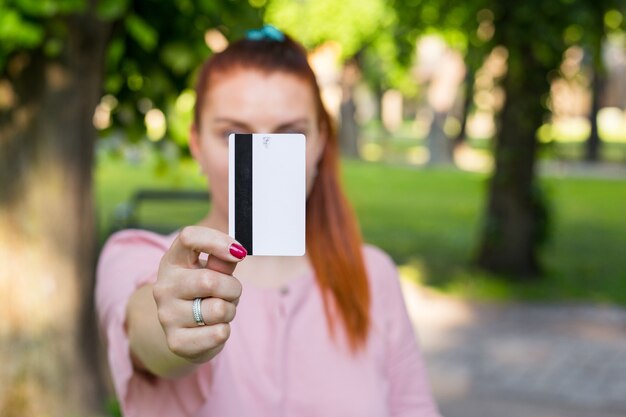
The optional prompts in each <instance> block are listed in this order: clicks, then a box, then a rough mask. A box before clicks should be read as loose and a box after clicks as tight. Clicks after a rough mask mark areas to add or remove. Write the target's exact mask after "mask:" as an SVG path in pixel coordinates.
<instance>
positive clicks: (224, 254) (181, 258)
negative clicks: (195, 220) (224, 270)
mask: <svg viewBox="0 0 626 417" xmlns="http://www.w3.org/2000/svg"><path fill="white" fill-rule="evenodd" d="M201 252H204V253H206V254H208V255H209V258H210V257H211V256H215V257H216V258H219V259H220V260H222V261H224V262H227V263H232V264H235V263H237V262H239V261H241V260H242V259H243V258H245V257H246V255H247V251H246V250H245V248H244V247H243V246H241V244H240V243H239V242H237V241H236V240H235V239H233V238H232V237H230V236H228V235H227V234H225V233H222V232H220V231H218V230H215V229H210V228H208V227H203V226H187V227H184V228H183V229H182V230H181V231H180V233H179V234H178V236H177V237H176V240H175V241H174V243H172V247H171V248H170V250H169V251H168V252H167V255H166V256H167V260H168V262H170V263H172V264H175V265H179V266H183V267H197V266H199V262H198V256H199V255H200V253H201Z"/></svg>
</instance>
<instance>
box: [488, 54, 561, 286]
mask: <svg viewBox="0 0 626 417" xmlns="http://www.w3.org/2000/svg"><path fill="white" fill-rule="evenodd" d="M546 74H547V70H546V69H545V68H543V67H542V66H541V65H540V64H538V63H537V62H536V61H535V60H533V58H532V54H531V52H530V51H524V50H521V51H520V50H517V51H515V50H512V51H509V71H508V73H507V75H506V77H505V79H504V88H505V92H506V97H507V99H506V104H505V105H504V108H503V110H502V113H501V114H500V120H499V127H498V133H497V136H496V142H495V170H494V173H493V175H492V178H491V180H490V183H489V196H488V201H487V207H486V215H485V223H484V226H483V233H482V242H481V246H480V248H479V252H478V258H477V261H478V265H479V266H481V267H483V268H485V269H487V270H489V271H493V272H496V273H505V274H510V275H514V276H520V277H522V276H523V277H532V276H536V275H538V274H539V272H540V266H539V262H538V258H537V246H538V243H539V242H540V241H541V239H542V238H543V237H544V234H545V230H546V220H547V219H546V210H545V207H544V201H543V198H542V196H541V193H540V192H539V187H538V185H537V184H535V172H534V170H535V154H536V149H537V140H536V131H537V129H538V128H539V127H540V126H541V124H542V119H543V108H542V106H541V104H540V102H539V97H542V96H544V95H545V94H547V92H548V91H549V85H548V83H547V81H546Z"/></svg>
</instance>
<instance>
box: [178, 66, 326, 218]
mask: <svg viewBox="0 0 626 417" xmlns="http://www.w3.org/2000/svg"><path fill="white" fill-rule="evenodd" d="M216 78H217V79H216V80H214V81H213V83H212V84H211V86H210V87H209V90H208V92H207V94H206V97H205V102H204V107H203V109H202V114H201V121H200V129H199V130H196V129H193V128H192V131H191V138H190V143H189V145H190V149H191V152H192V154H193V156H194V158H195V159H196V160H197V161H198V162H199V164H200V166H201V168H202V172H203V173H204V174H205V175H206V176H207V178H208V180H209V186H210V188H211V198H212V202H213V210H218V211H220V214H221V215H223V216H226V215H227V214H228V136H229V135H230V134H231V133H257V132H267V133H302V134H304V135H305V136H306V141H307V142H306V178H307V195H308V193H309V192H310V191H311V187H312V186H313V181H314V179H315V175H316V167H317V163H318V161H319V159H320V157H321V155H322V151H323V149H324V145H325V143H326V133H325V132H320V129H319V126H318V117H317V112H316V106H315V100H314V96H313V94H314V92H313V90H312V88H311V86H310V85H309V84H307V83H306V81H304V80H301V79H300V78H298V77H296V76H294V75H291V74H288V73H284V72H274V73H270V74H264V73H262V72H260V71H256V70H243V69H242V70H238V71H236V72H234V73H232V74H228V75H223V76H218V77H216Z"/></svg>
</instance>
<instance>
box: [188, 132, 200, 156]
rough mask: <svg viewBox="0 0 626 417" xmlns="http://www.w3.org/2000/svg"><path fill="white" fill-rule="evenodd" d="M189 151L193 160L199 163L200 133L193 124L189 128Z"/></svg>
mask: <svg viewBox="0 0 626 417" xmlns="http://www.w3.org/2000/svg"><path fill="white" fill-rule="evenodd" d="M189 150H190V151H191V155H192V156H193V159H195V160H196V161H198V162H200V133H199V132H198V126H197V125H196V124H195V123H193V124H192V125H191V127H190V128H189Z"/></svg>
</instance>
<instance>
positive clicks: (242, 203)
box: [235, 134, 253, 255]
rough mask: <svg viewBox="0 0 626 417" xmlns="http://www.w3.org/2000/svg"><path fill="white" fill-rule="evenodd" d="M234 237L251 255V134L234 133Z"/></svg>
mask: <svg viewBox="0 0 626 417" xmlns="http://www.w3.org/2000/svg"><path fill="white" fill-rule="evenodd" d="M235 239H237V241H239V243H241V244H242V245H243V247H244V248H246V250H247V251H248V255H252V254H253V253H252V251H253V247H252V135H251V134H236V135H235Z"/></svg>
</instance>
